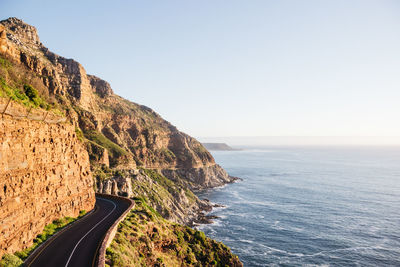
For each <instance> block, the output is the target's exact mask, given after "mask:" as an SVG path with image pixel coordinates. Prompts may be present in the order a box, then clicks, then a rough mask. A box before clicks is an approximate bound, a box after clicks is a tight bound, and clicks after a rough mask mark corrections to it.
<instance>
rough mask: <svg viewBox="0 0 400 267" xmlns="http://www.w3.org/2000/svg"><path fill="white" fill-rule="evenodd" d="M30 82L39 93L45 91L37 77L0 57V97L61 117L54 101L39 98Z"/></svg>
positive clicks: (42, 97) (43, 97)
mask: <svg viewBox="0 0 400 267" xmlns="http://www.w3.org/2000/svg"><path fill="white" fill-rule="evenodd" d="M30 82H33V83H35V84H36V85H37V86H39V87H41V91H47V89H45V88H44V85H43V83H42V82H41V81H40V78H39V77H36V76H33V74H32V73H29V72H27V71H26V70H25V69H23V68H22V67H21V66H17V65H14V64H12V63H11V62H10V61H9V60H7V59H6V58H4V56H2V55H0V97H6V98H11V99H12V100H13V101H15V102H17V103H20V104H22V105H24V106H26V107H29V108H42V109H45V110H52V112H53V113H55V114H57V115H60V116H63V115H64V114H63V112H61V111H60V110H59V109H58V108H57V106H56V105H55V104H54V101H51V103H50V101H49V100H50V99H49V97H48V96H47V97H45V96H44V95H42V96H41V94H40V93H39V91H38V90H37V88H35V87H34V86H33V85H32V84H30Z"/></svg>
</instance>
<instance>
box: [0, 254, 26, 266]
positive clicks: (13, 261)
mask: <svg viewBox="0 0 400 267" xmlns="http://www.w3.org/2000/svg"><path fill="white" fill-rule="evenodd" d="M22 263H23V261H22V260H21V259H20V258H19V257H17V256H15V255H13V254H5V255H4V256H3V258H2V259H1V261H0V267H18V266H22Z"/></svg>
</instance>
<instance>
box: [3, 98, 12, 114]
mask: <svg viewBox="0 0 400 267" xmlns="http://www.w3.org/2000/svg"><path fill="white" fill-rule="evenodd" d="M10 102H11V98H9V99H8V102H7V105H6V107H5V108H4V110H3V113H1V115H4V113H6V110H7V108H8V105H9V104H10Z"/></svg>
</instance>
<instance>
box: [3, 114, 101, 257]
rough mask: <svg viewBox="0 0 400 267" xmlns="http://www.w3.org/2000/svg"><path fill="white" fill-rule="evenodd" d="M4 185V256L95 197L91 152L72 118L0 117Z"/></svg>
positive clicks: (85, 207)
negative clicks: (52, 120)
mask: <svg viewBox="0 0 400 267" xmlns="http://www.w3.org/2000/svg"><path fill="white" fill-rule="evenodd" d="M0 185H1V188H0V257H1V255H2V254H3V253H13V252H15V251H17V250H21V249H24V248H26V247H29V246H30V245H31V244H32V241H33V239H34V238H35V237H36V235H38V234H39V233H41V232H42V230H43V228H44V226H45V225H46V224H49V223H51V222H52V221H53V220H55V219H58V218H60V217H65V216H71V217H76V216H77V215H78V214H79V211H80V210H86V211H89V210H91V209H92V208H93V207H94V203H95V195H94V190H93V179H92V175H91V172H90V166H89V157H88V153H87V151H86V149H85V147H84V145H83V144H82V143H81V141H79V140H78V138H77V137H76V134H75V128H74V126H72V125H70V124H47V123H44V122H39V121H32V120H27V119H22V120H16V119H13V118H11V117H9V116H3V118H0Z"/></svg>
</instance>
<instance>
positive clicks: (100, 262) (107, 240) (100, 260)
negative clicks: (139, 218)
mask: <svg viewBox="0 0 400 267" xmlns="http://www.w3.org/2000/svg"><path fill="white" fill-rule="evenodd" d="M96 196H99V197H106V198H115V199H120V200H123V201H126V202H129V203H130V206H129V208H128V209H127V210H126V211H125V212H124V213H123V214H122V215H121V216H120V217H119V218H118V220H116V221H115V222H114V224H113V225H112V226H111V227H110V229H108V231H107V233H106V235H105V236H104V239H103V241H102V243H101V247H100V249H99V256H98V257H97V262H96V263H97V264H96V265H97V266H98V267H105V264H106V249H107V247H108V246H109V245H110V244H111V241H112V240H113V239H114V237H115V234H116V233H117V230H118V224H119V223H120V222H122V221H123V220H124V219H125V217H126V215H128V213H129V212H130V211H131V209H132V208H133V206H134V205H135V202H134V201H133V200H132V199H130V198H126V197H120V196H115V195H108V194H102V193H96Z"/></svg>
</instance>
